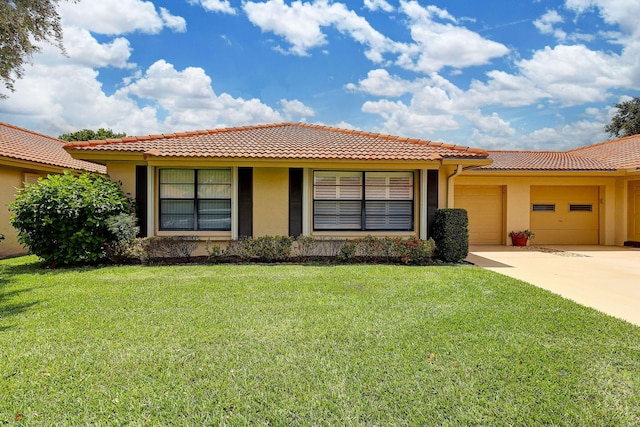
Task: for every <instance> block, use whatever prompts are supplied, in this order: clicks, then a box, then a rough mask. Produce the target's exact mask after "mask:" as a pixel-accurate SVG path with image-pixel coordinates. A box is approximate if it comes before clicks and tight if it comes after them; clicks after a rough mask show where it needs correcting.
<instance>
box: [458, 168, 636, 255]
mask: <svg viewBox="0 0 640 427" xmlns="http://www.w3.org/2000/svg"><path fill="white" fill-rule="evenodd" d="M620 179H621V178H617V177H601V176H600V177H598V176H588V175H584V176H580V175H574V176H566V175H564V176H563V175H559V174H556V175H553V174H548V175H546V176H540V174H537V175H524V174H522V175H518V176H506V175H488V174H480V173H475V174H464V173H463V174H462V175H461V176H459V177H457V178H456V182H455V183H456V185H502V186H504V187H505V188H506V208H505V213H504V215H505V218H504V221H505V229H506V230H507V233H506V235H505V242H504V244H506V245H507V244H511V243H510V240H509V237H508V233H509V231H511V230H524V229H529V228H531V224H530V210H531V186H534V185H535V186H556V185H559V186H597V187H599V192H600V200H599V211H600V218H599V225H600V244H601V245H622V244H623V243H624V238H623V237H622V236H623V235H625V234H626V231H624V230H622V229H623V228H626V227H624V226H623V223H624V222H626V216H625V214H621V205H622V201H621V199H620V196H619V195H620V191H617V190H619V189H620ZM621 215H623V216H624V218H625V221H621V219H622V218H621Z"/></svg>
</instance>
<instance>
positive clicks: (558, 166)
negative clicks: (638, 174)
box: [478, 150, 618, 172]
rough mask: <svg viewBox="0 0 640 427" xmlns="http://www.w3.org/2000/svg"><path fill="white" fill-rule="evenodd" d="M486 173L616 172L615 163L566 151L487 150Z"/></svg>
mask: <svg viewBox="0 0 640 427" xmlns="http://www.w3.org/2000/svg"><path fill="white" fill-rule="evenodd" d="M489 159H491V160H493V163H492V164H491V165H488V166H483V167H481V168H478V170H486V171H489V170H490V171H600V172H602V171H610V172H612V171H616V170H618V167H617V165H616V164H615V163H613V162H610V161H607V160H603V159H598V158H590V157H585V156H580V155H576V154H574V153H571V152H567V151H534V150H489Z"/></svg>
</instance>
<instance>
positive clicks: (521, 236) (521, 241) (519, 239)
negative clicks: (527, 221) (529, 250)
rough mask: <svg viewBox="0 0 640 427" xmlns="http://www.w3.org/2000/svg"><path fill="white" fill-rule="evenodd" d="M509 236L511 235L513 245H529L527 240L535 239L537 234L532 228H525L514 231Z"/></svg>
mask: <svg viewBox="0 0 640 427" xmlns="http://www.w3.org/2000/svg"><path fill="white" fill-rule="evenodd" d="M509 237H511V243H513V246H527V241H528V240H533V239H535V238H536V235H535V234H534V233H533V231H531V230H523V231H512V232H511V233H509Z"/></svg>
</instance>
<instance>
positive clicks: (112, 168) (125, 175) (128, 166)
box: [107, 162, 136, 198]
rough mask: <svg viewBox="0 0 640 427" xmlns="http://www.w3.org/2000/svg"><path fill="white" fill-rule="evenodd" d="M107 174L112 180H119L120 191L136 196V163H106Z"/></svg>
mask: <svg viewBox="0 0 640 427" xmlns="http://www.w3.org/2000/svg"><path fill="white" fill-rule="evenodd" d="M107 174H108V175H109V178H110V179H111V180H112V181H116V182H118V181H119V182H121V187H120V188H122V191H123V192H124V193H125V194H127V195H129V196H130V197H134V198H135V197H136V165H135V164H133V163H121V162H110V163H107Z"/></svg>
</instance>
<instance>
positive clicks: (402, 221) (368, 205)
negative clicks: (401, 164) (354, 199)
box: [365, 172, 413, 230]
mask: <svg viewBox="0 0 640 427" xmlns="http://www.w3.org/2000/svg"><path fill="white" fill-rule="evenodd" d="M365 194H366V197H365V199H366V201H365V229H367V230H411V229H412V228H413V173H412V172H367V173H366V177H365Z"/></svg>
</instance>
